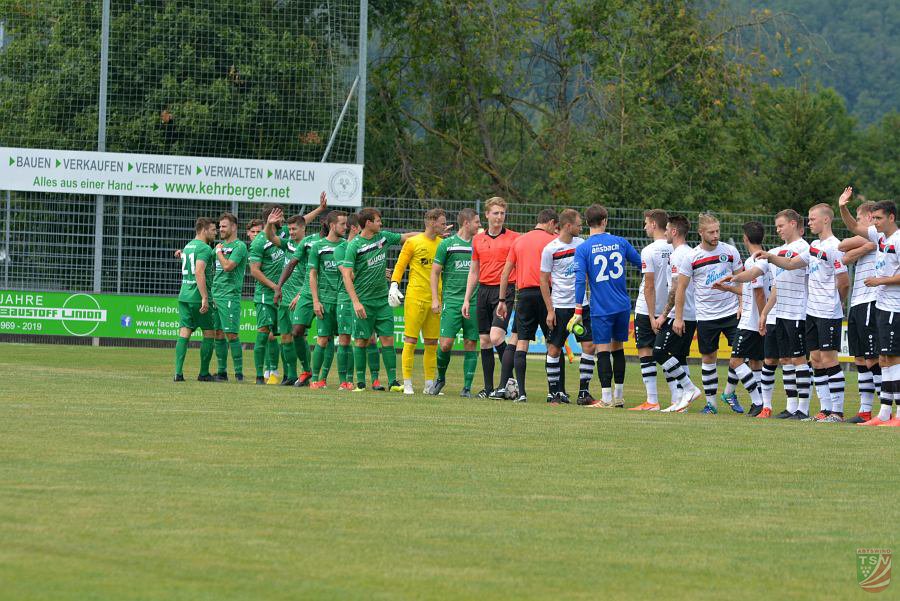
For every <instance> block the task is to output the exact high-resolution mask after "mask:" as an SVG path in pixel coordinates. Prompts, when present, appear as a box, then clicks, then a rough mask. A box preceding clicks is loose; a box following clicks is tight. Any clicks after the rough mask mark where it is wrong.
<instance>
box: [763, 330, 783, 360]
mask: <svg viewBox="0 0 900 601" xmlns="http://www.w3.org/2000/svg"><path fill="white" fill-rule="evenodd" d="M780 354H781V353H779V352H778V336H776V335H775V324H774V323H767V324H766V337H765V338H764V339H763V355H764V356H765V358H766V359H778V356H779V355H780Z"/></svg>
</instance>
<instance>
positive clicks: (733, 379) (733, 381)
mask: <svg viewBox="0 0 900 601" xmlns="http://www.w3.org/2000/svg"><path fill="white" fill-rule="evenodd" d="M737 384H738V375H737V373H735V371H734V370H733V369H731V366H729V367H728V381H727V382H726V383H725V394H731V393H733V392H734V391H735V390H737Z"/></svg>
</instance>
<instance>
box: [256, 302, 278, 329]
mask: <svg viewBox="0 0 900 601" xmlns="http://www.w3.org/2000/svg"><path fill="white" fill-rule="evenodd" d="M277 325H278V310H277V309H276V308H275V306H274V305H267V304H265V303H256V329H257V330H258V329H260V328H269V331H270V332H272V333H275V330H276V329H277V328H276V326H277Z"/></svg>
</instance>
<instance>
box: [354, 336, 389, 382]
mask: <svg viewBox="0 0 900 601" xmlns="http://www.w3.org/2000/svg"><path fill="white" fill-rule="evenodd" d="M379 355H380V353H379V352H378V341H375V342H374V343H372V342H370V343H369V346H367V347H366V354H365V355H364V356H363V359H368V362H369V371H370V372H372V381H373V382H374V381H375V380H377V379H378V357H379ZM354 360H355V361H357V360H358V359H357V358H356V357H354ZM363 363H364V364H365V361H364V362H363ZM395 363H396V362H395Z"/></svg>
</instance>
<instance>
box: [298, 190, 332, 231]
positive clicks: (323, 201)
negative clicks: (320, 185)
mask: <svg viewBox="0 0 900 601" xmlns="http://www.w3.org/2000/svg"><path fill="white" fill-rule="evenodd" d="M327 207H328V197H327V196H326V195H325V191H324V190H322V193H321V194H320V195H319V206H317V207H316V208H315V209H313V210H312V211H310V212H309V213H307V214H306V215H304V216H303V221H305V222H306V225H309V224H310V223H312V222H313V220H314V219H315V218H316V217H318V216H319V215H320V214H321V213H322V211H324V210H325V209H326V208H327Z"/></svg>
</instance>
